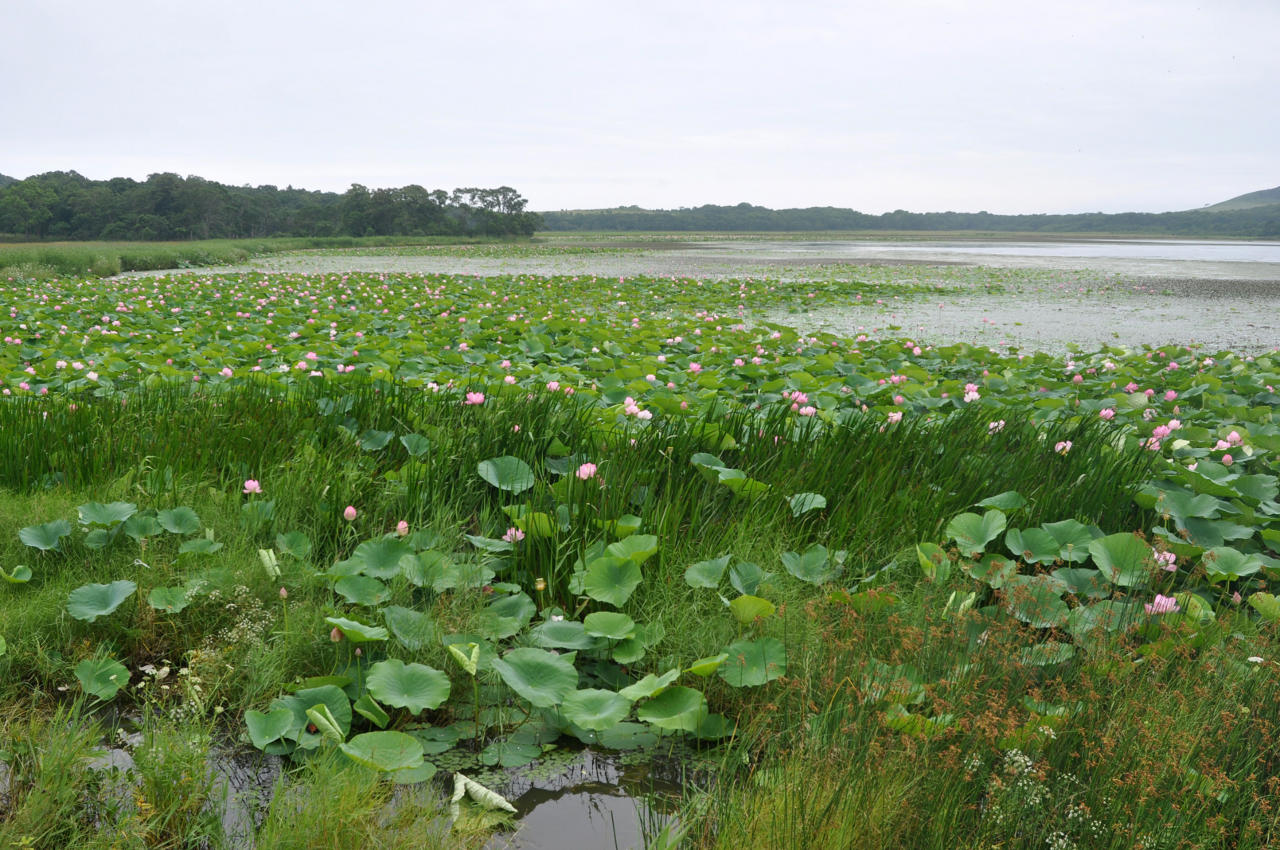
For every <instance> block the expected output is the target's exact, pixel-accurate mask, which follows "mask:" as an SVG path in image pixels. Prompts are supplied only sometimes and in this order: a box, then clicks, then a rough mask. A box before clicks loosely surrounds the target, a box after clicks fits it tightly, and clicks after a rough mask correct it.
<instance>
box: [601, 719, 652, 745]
mask: <svg viewBox="0 0 1280 850" xmlns="http://www.w3.org/2000/svg"><path fill="white" fill-rule="evenodd" d="M592 737H593V738H594V740H592V741H587V742H585V743H593V744H599V745H600V746H602V747H605V748H606V749H610V750H637V749H640V748H641V747H651V746H653V745H654V744H656V743H658V736H657V735H655V734H654V732H653V728H652V727H651V726H647V725H645V724H643V723H632V722H630V721H627V720H624V721H623V722H621V723H619V724H617V725H616V726H611V727H609V728H608V729H602V730H601V731H599V732H595V733H592Z"/></svg>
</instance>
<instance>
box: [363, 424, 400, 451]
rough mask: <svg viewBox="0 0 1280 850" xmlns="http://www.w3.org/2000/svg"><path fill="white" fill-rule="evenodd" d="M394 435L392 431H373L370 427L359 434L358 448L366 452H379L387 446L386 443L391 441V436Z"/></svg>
mask: <svg viewBox="0 0 1280 850" xmlns="http://www.w3.org/2000/svg"><path fill="white" fill-rule="evenodd" d="M394 436H395V433H394V432H392V431H375V430H373V429H372V428H370V429H369V430H368V431H365V432H364V433H363V434H361V435H360V448H362V449H364V450H365V451H366V452H379V451H382V450H383V449H385V448H386V447H387V443H390V442H391V438H392V437H394Z"/></svg>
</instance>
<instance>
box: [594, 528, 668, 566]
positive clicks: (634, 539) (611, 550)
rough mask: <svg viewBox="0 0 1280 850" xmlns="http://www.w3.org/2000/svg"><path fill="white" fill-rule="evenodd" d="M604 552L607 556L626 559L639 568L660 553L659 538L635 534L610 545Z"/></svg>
mask: <svg viewBox="0 0 1280 850" xmlns="http://www.w3.org/2000/svg"><path fill="white" fill-rule="evenodd" d="M604 551H605V554H608V555H612V556H614V557H615V558H625V559H626V560H628V561H631V562H633V563H635V564H636V565H637V566H638V565H640V564H643V563H644V562H645V561H647V560H649V558H651V557H653V555H654V553H656V552H657V551H658V538H657V536H656V535H653V534H633V535H631V536H630V537H626V538H624V539H622V540H619V541H618V542H617V543H610V544H609V545H608V546H606V547H605V549H604Z"/></svg>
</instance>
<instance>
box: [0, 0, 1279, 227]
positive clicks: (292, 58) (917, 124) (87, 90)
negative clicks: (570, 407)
mask: <svg viewBox="0 0 1280 850" xmlns="http://www.w3.org/2000/svg"><path fill="white" fill-rule="evenodd" d="M0 30H3V31H4V32H5V33H6V38H5V42H6V44H5V49H4V50H3V51H0V173H5V174H10V175H13V176H16V177H25V176H27V175H30V174H35V173H40V172H43V171H52V170H67V169H74V170H77V171H79V172H81V173H82V174H85V175H86V176H89V177H93V178H105V177H112V176H118V175H123V176H130V177H136V178H143V177H145V176H146V175H147V174H149V173H151V172H156V171H174V172H177V173H180V174H198V175H200V176H202V177H206V178H209V179H212V180H218V181H221V182H225V183H233V184H243V183H253V184H260V183H273V184H276V185H279V186H285V185H287V184H292V185H294V186H299V187H305V188H309V189H329V190H335V191H342V190H345V189H346V187H347V186H348V185H349V184H350V183H353V182H358V183H363V184H365V185H368V186H371V187H376V186H392V185H395V186H399V185H404V184H407V183H418V184H421V185H424V186H426V187H427V188H446V189H448V188H453V187H454V186H468V185H478V186H497V185H500V184H507V185H510V186H514V187H515V188H517V189H518V190H520V191H521V192H522V193H523V194H524V195H525V197H527V198H528V199H529V201H530V207H531V208H533V209H561V208H576V207H600V206H614V205H619V204H639V205H641V206H649V207H677V206H692V205H697V204H702V203H738V202H740V201H750V202H752V203H757V204H762V205H765V206H772V207H785V206H810V205H832V206H849V207H853V208H855V209H860V210H863V211H866V212H882V211H884V210H889V209H895V208H903V209H909V210H914V211H928V210H947V209H954V210H968V211H975V210H979V209H986V210H990V211H992V212H1076V211H1091V210H1103V211H1107V212H1117V211H1122V210H1143V211H1161V210H1168V209H1185V208H1189V207H1196V206H1200V205H1202V204H1206V203H1211V202H1214V201H1218V200H1222V199H1224V198H1226V197H1228V196H1231V195H1235V194H1239V193H1242V192H1248V191H1253V190H1255V189H1262V188H1268V187H1271V186H1275V185H1277V184H1280V47H1278V45H1280V2H1277V0H1204V2H1201V3H1193V2H1180V1H1179V0H1158V2H1154V1H1153V2H1136V0H1109V2H1108V1H1107V0H1072V1H1071V2H1066V0H1058V1H1057V2H1051V3H1049V2H1040V0H1007V1H1006V0H878V1H877V2H870V0H851V2H843V3H841V2H810V0H797V2H778V1H777V0H775V2H750V1H749V0H734V2H720V0H715V2H699V0H685V2H661V1H660V2H645V3H625V4H623V3H608V2H600V0H593V2H577V0H572V2H521V3H517V2H492V1H491V0H476V2H472V3H469V4H467V3H460V2H453V3H442V2H382V0H366V2H363V3H353V2H349V0H348V2H340V3H339V2H328V0H310V1H309V2H295V3H281V2H274V0H259V1H258V2H240V0H227V1H226V2H216V3H215V2H210V0H191V2H175V0H164V2H142V0H114V2H111V3H100V2H94V3H89V2H58V0H0Z"/></svg>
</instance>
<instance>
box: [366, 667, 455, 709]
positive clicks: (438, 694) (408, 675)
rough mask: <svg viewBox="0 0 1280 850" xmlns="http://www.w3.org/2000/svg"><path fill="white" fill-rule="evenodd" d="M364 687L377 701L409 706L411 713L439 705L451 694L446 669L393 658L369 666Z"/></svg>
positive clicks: (400, 706)
mask: <svg viewBox="0 0 1280 850" xmlns="http://www.w3.org/2000/svg"><path fill="white" fill-rule="evenodd" d="M365 687H367V688H368V689H369V693H371V694H373V697H374V699H376V700H377V701H378V702H380V703H382V704H384V705H390V706H395V707H396V708H407V709H409V712H410V713H411V714H420V713H421V712H422V711H424V710H425V709H428V708H439V707H440V706H441V705H442V704H443V703H444V701H445V700H447V699H448V698H449V677H448V676H446V675H445V674H444V673H442V672H440V671H439V670H437V669H435V668H434V667H428V666H427V665H425V664H405V663H404V662H403V661H400V660H398V659H394V658H393V659H389V660H387V661H379V662H378V663H377V664H374V665H373V666H372V667H370V668H369V675H368V677H367V678H366V679H365Z"/></svg>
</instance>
